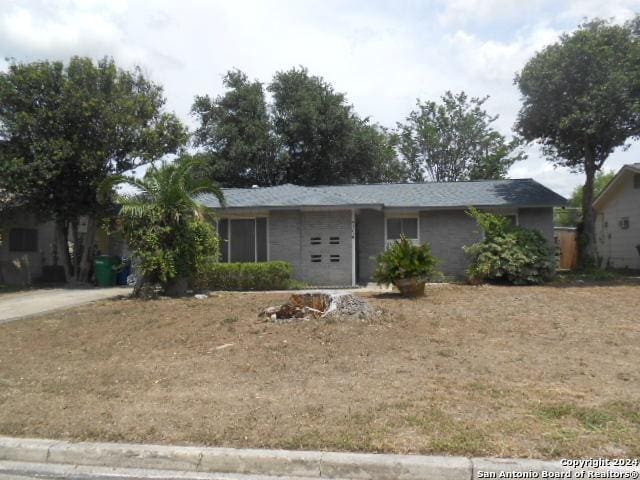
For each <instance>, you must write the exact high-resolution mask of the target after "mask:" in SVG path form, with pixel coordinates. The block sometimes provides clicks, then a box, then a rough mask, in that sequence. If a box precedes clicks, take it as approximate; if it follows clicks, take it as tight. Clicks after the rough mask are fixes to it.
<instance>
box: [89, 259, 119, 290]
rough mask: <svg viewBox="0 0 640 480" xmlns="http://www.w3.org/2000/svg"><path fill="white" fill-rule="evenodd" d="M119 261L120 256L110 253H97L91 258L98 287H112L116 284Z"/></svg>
mask: <svg viewBox="0 0 640 480" xmlns="http://www.w3.org/2000/svg"><path fill="white" fill-rule="evenodd" d="M120 263H121V262H120V257H113V256H111V255H98V256H97V257H95V258H94V259H93V268H94V271H95V274H96V283H97V284H98V286H99V287H113V286H114V285H115V284H116V275H117V274H118V266H119V265H120Z"/></svg>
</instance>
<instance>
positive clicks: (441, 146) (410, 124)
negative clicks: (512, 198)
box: [398, 91, 525, 182]
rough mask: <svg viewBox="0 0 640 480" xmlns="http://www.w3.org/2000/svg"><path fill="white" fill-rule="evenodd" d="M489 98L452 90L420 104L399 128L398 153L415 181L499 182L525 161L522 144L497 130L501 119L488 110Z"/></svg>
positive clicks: (418, 103) (419, 102)
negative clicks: (494, 126)
mask: <svg viewBox="0 0 640 480" xmlns="http://www.w3.org/2000/svg"><path fill="white" fill-rule="evenodd" d="M487 99H488V97H484V98H475V97H471V98H470V97H469V96H468V95H467V94H466V93H464V92H460V93H458V94H453V93H451V92H449V91H448V92H446V93H445V94H444V95H443V96H442V97H441V99H440V102H435V101H425V102H421V101H420V100H418V102H417V105H416V109H415V110H413V111H412V112H411V113H410V114H409V116H408V117H407V119H406V121H405V122H404V123H401V124H399V125H398V134H399V137H400V141H399V151H400V153H401V155H402V157H403V158H404V160H405V161H406V163H407V165H408V167H409V171H410V177H411V180H413V181H416V182H422V181H425V180H429V181H436V182H457V181H462V180H486V179H499V178H504V177H505V176H506V174H507V171H508V170H509V167H511V165H513V163H514V162H516V161H518V160H522V159H524V158H525V155H524V153H523V152H522V151H521V149H520V141H518V140H516V139H513V140H510V141H508V140H507V139H506V138H505V137H504V135H502V134H501V133H499V132H498V131H497V130H495V129H494V128H493V126H492V124H493V122H495V121H496V120H497V118H498V117H497V116H492V115H490V114H489V113H488V112H487V111H486V110H485V109H484V107H483V105H484V103H485V102H486V101H487Z"/></svg>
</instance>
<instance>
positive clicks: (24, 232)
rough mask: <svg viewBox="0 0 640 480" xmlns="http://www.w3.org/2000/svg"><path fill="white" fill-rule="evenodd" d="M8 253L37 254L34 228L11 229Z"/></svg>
mask: <svg viewBox="0 0 640 480" xmlns="http://www.w3.org/2000/svg"><path fill="white" fill-rule="evenodd" d="M9 251H11V252H37V251H38V230H36V229H35V228H12V229H11V231H10V232H9Z"/></svg>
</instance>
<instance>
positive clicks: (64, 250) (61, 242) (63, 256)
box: [56, 220, 71, 282]
mask: <svg viewBox="0 0 640 480" xmlns="http://www.w3.org/2000/svg"><path fill="white" fill-rule="evenodd" d="M56 251H57V256H58V260H59V261H60V264H61V265H62V268H63V269H64V278H65V281H67V282H68V281H69V280H71V257H70V256H69V223H68V222H65V221H64V220H56Z"/></svg>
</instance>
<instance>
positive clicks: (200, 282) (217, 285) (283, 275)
mask: <svg viewBox="0 0 640 480" xmlns="http://www.w3.org/2000/svg"><path fill="white" fill-rule="evenodd" d="M292 273H293V269H292V268H291V265H290V264H289V263H287V262H259V263H218V262H210V263H209V264H208V265H206V266H205V267H204V268H203V269H202V270H201V271H200V272H199V273H197V274H196V276H195V278H193V279H192V286H193V288H194V289H196V290H284V289H288V288H290V287H291V286H292V285H293V284H294V283H295V282H294V280H292V278H291V275H292Z"/></svg>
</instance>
